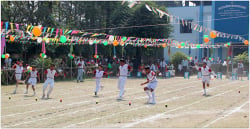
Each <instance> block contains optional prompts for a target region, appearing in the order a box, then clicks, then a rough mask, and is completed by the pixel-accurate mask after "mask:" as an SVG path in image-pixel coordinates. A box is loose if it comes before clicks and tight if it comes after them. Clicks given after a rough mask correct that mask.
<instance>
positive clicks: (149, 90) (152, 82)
mask: <svg viewBox="0 0 250 129" xmlns="http://www.w3.org/2000/svg"><path fill="white" fill-rule="evenodd" d="M145 71H146V74H147V81H146V82H144V83H141V86H143V85H145V84H148V85H147V86H146V87H144V91H145V92H146V94H147V95H148V101H147V103H150V104H156V101H155V88H156V87H157V83H158V81H157V79H156V74H155V72H154V71H151V70H150V67H149V66H147V67H145ZM150 94H151V95H152V97H151V95H150Z"/></svg>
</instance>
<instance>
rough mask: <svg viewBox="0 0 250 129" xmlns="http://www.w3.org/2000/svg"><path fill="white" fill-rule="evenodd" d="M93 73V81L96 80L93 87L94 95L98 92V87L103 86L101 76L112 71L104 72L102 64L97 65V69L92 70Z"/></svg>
mask: <svg viewBox="0 0 250 129" xmlns="http://www.w3.org/2000/svg"><path fill="white" fill-rule="evenodd" d="M93 73H94V74H95V79H96V80H95V81H96V88H95V96H97V94H98V92H99V90H100V89H103V86H102V85H101V79H102V77H103V75H108V74H111V73H113V72H109V73H107V72H104V71H103V66H102V65H98V69H96V70H94V71H93Z"/></svg>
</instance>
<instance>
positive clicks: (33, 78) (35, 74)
mask: <svg viewBox="0 0 250 129" xmlns="http://www.w3.org/2000/svg"><path fill="white" fill-rule="evenodd" d="M29 77H30V78H29ZM28 78H29V80H28V84H27V86H26V92H25V93H24V94H28V89H29V85H32V89H33V92H34V94H33V96H35V95H36V91H35V85H36V83H37V78H38V83H40V77H39V73H38V71H37V70H36V66H32V71H31V72H30V73H29V75H28V76H27V77H26V79H25V80H27V79H28Z"/></svg>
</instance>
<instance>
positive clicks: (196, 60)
mask: <svg viewBox="0 0 250 129" xmlns="http://www.w3.org/2000/svg"><path fill="white" fill-rule="evenodd" d="M198 63H199V59H198V58H197V56H195V58H194V64H195V65H197V64H198Z"/></svg>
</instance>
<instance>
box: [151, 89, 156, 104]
mask: <svg viewBox="0 0 250 129" xmlns="http://www.w3.org/2000/svg"><path fill="white" fill-rule="evenodd" d="M151 93H152V102H154V103H155V92H154V91H153V92H151Z"/></svg>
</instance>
